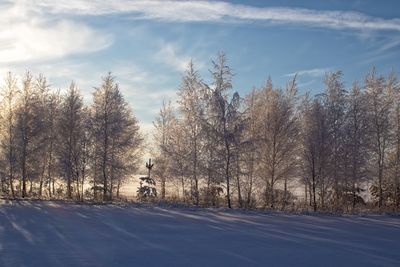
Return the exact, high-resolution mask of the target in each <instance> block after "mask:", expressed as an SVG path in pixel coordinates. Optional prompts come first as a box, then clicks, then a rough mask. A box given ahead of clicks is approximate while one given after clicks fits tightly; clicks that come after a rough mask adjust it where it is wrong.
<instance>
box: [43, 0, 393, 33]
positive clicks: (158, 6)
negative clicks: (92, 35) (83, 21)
mask: <svg viewBox="0 0 400 267" xmlns="http://www.w3.org/2000/svg"><path fill="white" fill-rule="evenodd" d="M35 4H36V5H37V6H39V7H41V8H43V9H46V10H47V11H49V12H52V13H70V14H80V15H104V14H115V13H125V14H127V13H135V14H136V16H137V17H138V18H141V19H158V20H164V21H181V22H196V21H215V22H224V21H231V20H235V21H268V22H274V23H293V24H299V23H300V24H306V25H310V26H315V27H326V28H335V29H356V30H395V31H400V19H398V18H395V19H383V18H377V17H372V16H368V15H365V14H362V13H358V12H350V11H323V10H311V9H302V8H279V7H264V8H263V7H253V6H248V5H239V4H231V3H226V2H221V1H160V0H153V1H152V0H149V1H137V0H113V1H106V2H105V1H102V0H88V1H85V0H60V1H53V0H39V1H35Z"/></svg>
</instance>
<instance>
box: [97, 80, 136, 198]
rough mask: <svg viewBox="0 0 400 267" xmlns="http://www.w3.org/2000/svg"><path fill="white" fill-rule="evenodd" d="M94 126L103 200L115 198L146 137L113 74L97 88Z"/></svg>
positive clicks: (98, 173) (134, 164)
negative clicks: (115, 193)
mask: <svg viewBox="0 0 400 267" xmlns="http://www.w3.org/2000/svg"><path fill="white" fill-rule="evenodd" d="M92 129H93V132H92V138H93V145H94V146H95V148H94V149H95V154H94V157H96V161H95V162H96V164H95V166H94V167H95V168H97V169H98V170H97V172H96V174H97V175H99V177H101V179H100V180H101V184H102V191H103V200H112V199H113V192H114V189H116V188H117V186H118V184H120V183H121V182H122V181H123V179H124V178H126V177H127V176H128V175H130V174H132V172H133V171H134V170H135V169H136V166H137V163H138V159H139V149H140V146H141V143H142V137H141V136H140V134H139V126H138V122H137V120H136V118H135V117H134V116H133V114H132V111H131V109H130V108H129V106H128V103H127V102H126V101H125V99H124V97H123V96H122V94H121V91H120V90H119V86H118V84H117V83H116V82H115V81H114V77H113V76H112V75H111V74H108V75H107V76H106V77H104V78H103V82H102V83H101V85H100V86H99V87H96V88H95V92H94V94H93V105H92ZM99 177H94V179H98V178H99ZM94 189H95V190H96V188H94Z"/></svg>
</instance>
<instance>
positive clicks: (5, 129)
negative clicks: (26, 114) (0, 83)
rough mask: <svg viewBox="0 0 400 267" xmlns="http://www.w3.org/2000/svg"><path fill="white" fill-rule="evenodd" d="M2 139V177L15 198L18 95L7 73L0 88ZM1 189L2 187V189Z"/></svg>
mask: <svg viewBox="0 0 400 267" xmlns="http://www.w3.org/2000/svg"><path fill="white" fill-rule="evenodd" d="M2 89H3V90H2V97H3V98H2V109H3V115H2V124H1V126H2V127H1V128H2V133H3V135H2V139H1V154H2V158H3V159H4V161H5V164H4V167H5V173H4V177H7V183H8V188H9V190H10V193H11V196H12V197H15V190H14V181H15V179H16V169H17V154H16V140H15V138H16V137H15V127H16V125H15V123H16V114H15V112H16V110H15V109H16V102H17V98H18V94H19V88H18V81H17V79H16V77H15V76H14V75H13V74H12V73H11V72H8V73H7V75H6V77H5V79H4V87H3V88H2ZM2 188H3V187H2Z"/></svg>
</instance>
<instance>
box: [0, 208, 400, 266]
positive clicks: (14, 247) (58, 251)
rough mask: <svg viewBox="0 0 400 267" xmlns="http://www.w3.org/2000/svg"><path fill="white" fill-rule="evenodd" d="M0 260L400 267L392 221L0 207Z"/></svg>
mask: <svg viewBox="0 0 400 267" xmlns="http://www.w3.org/2000/svg"><path fill="white" fill-rule="evenodd" d="M0 266H13V267H14V266H400V217H396V216H378V215H376V216H375V215H369V216H329V215H288V214H281V213H256V212H241V211H226V210H204V209H198V210H196V209H184V208H162V207H143V206H135V205H132V206H114V205H104V206H91V205H73V204H60V203H55V202H19V203H16V202H13V203H8V204H5V203H3V204H0Z"/></svg>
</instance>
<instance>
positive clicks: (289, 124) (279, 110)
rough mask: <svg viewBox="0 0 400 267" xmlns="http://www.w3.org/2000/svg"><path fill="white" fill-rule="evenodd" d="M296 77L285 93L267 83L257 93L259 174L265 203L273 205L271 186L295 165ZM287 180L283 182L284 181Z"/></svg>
mask: <svg viewBox="0 0 400 267" xmlns="http://www.w3.org/2000/svg"><path fill="white" fill-rule="evenodd" d="M296 91H297V89H296V77H295V78H294V79H293V80H292V81H291V82H290V83H288V85H287V88H286V91H283V90H281V89H273V86H272V82H271V81H270V80H269V81H268V82H267V84H266V86H265V87H264V88H263V89H262V90H261V91H260V95H259V98H258V99H259V101H260V102H261V103H262V104H259V107H260V108H261V110H262V112H260V114H262V115H261V116H260V117H259V120H260V121H259V125H260V126H261V129H260V138H259V140H260V142H259V144H260V149H261V163H262V167H261V168H262V171H263V172H264V173H265V176H264V177H265V182H266V183H265V186H266V188H265V200H266V203H269V204H270V205H271V208H274V206H275V193H274V190H275V185H276V183H277V182H278V181H280V180H285V179H286V178H287V177H288V176H289V175H291V171H292V170H293V167H294V165H295V164H294V163H295V152H296V141H297V136H298V134H299V131H298V126H297V117H296V116H295V103H294V101H295V97H296ZM285 181H287V180H285Z"/></svg>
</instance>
